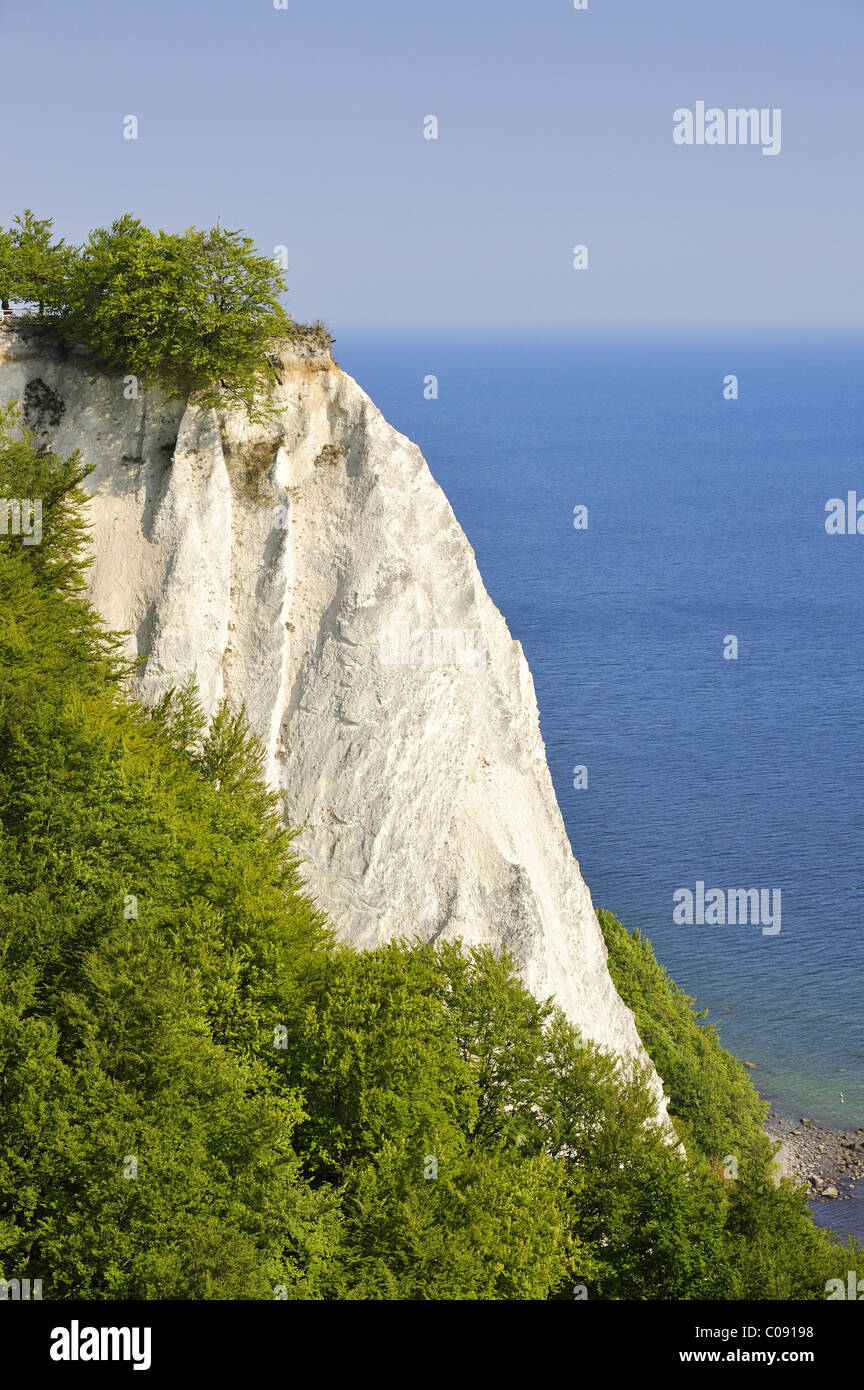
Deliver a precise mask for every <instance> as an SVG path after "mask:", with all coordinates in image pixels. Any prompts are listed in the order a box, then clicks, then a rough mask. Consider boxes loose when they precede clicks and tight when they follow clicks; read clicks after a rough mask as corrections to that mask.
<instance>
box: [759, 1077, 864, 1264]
mask: <svg viewBox="0 0 864 1390" xmlns="http://www.w3.org/2000/svg"><path fill="white" fill-rule="evenodd" d="M764 1099H767V1100H768V1101H769V1103H770V1105H771V1109H770V1111H769V1113H768V1116H767V1118H766V1120H765V1132H766V1133H767V1134H768V1135H769V1137H770V1138H771V1139H773V1140H774V1141H775V1142H776V1143H779V1144H780V1148H779V1149H778V1151H777V1154H776V1158H775V1162H776V1163H777V1167H778V1181H779V1177H790V1178H793V1179H794V1180H796V1181H798V1182H801V1183H803V1184H804V1186H805V1187H806V1189H807V1196H808V1201H809V1204H810V1210H811V1211H812V1212H813V1216H814V1219H815V1220H816V1221H817V1222H818V1224H819V1225H820V1226H830V1227H831V1228H832V1229H834V1230H836V1231H837V1232H838V1234H840V1235H841V1236H844V1237H845V1236H846V1235H857V1236H859V1238H860V1237H864V1126H861V1127H860V1128H858V1129H835V1128H833V1127H831V1126H827V1125H823V1124H819V1123H817V1122H816V1121H815V1120H813V1119H811V1118H810V1117H809V1116H807V1115H802V1114H801V1113H800V1110H798V1109H793V1108H792V1107H791V1106H790V1105H788V1104H786V1103H784V1102H783V1101H782V1100H780V1099H779V1098H777V1097H772V1096H765V1097H764Z"/></svg>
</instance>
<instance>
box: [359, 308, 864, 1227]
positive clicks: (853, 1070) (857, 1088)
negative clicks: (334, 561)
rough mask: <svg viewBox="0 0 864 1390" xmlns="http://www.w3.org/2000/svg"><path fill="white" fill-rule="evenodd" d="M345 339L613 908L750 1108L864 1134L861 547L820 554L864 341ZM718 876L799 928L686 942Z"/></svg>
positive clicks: (723, 930) (859, 479)
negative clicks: (426, 500) (726, 1055)
mask: <svg viewBox="0 0 864 1390" xmlns="http://www.w3.org/2000/svg"><path fill="white" fill-rule="evenodd" d="M335 331H336V335H337V342H336V346H335V353H336V356H337V358H338V360H339V362H340V363H341V365H342V366H343V367H345V369H346V370H347V371H349V372H350V373H351V374H352V375H353V376H355V377H356V378H357V379H358V380H359V381H360V383H361V385H362V386H363V387H364V388H365V389H366V390H367V391H368V392H369V393H370V395H371V396H372V397H373V399H374V400H375V401H376V402H377V404H378V405H379V406H380V407H381V409H382V410H383V411H384V414H385V415H386V416H387V417H388V419H390V421H391V422H392V423H393V424H394V425H396V427H397V428H398V429H400V430H402V431H404V432H405V433H406V434H408V435H410V436H411V438H413V439H415V440H416V441H417V442H418V443H419V444H420V446H421V447H422V449H423V452H424V453H425V455H426V458H427V460H428V462H429V465H430V467H431V469H432V472H433V473H434V475H435V477H436V478H437V479H438V481H439V482H440V483H441V485H442V487H443V488H444V490H445V492H446V493H447V495H448V497H449V499H450V501H451V503H452V505H453V508H454V511H455V512H456V515H457V517H458V518H459V521H460V522H461V524H462V526H463V527H464V529H465V532H466V533H467V536H468V538H469V540H470V542H471V544H472V545H473V546H474V549H475V551H476V555H477V561H478V564H479V566H480V570H481V573H482V574H483V577H484V580H485V582H486V586H487V588H488V590H489V592H490V593H491V595H492V597H493V599H494V600H495V602H496V603H497V604H498V606H499V608H500V609H501V611H502V612H503V614H504V616H505V617H506V619H507V622H508V624H509V627H510V630H511V632H512V633H513V635H514V637H517V638H518V639H519V641H520V642H521V643H522V645H523V647H524V650H525V654H526V656H527V658H528V661H529V663H530V665H531V669H532V671H533V673H534V679H535V683H536V687H537V697H538V701H539V705H540V711H541V721H542V730H543V736H544V738H545V741H546V748H547V753H548V757H549V764H550V767H551V769H552V776H553V779H554V782H555V788H556V791H557V794H558V800H559V802H560V805H561V809H562V812H563V815H564V820H565V822H566V825H567V830H568V832H569V835H570V839H571V842H572V845H573V849H574V853H575V854H576V856H577V858H578V859H579V861H580V864H581V867H582V872H583V874H584V875H585V878H586V879H587V881H588V883H589V885H590V887H591V890H592V893H593V896H594V901H595V903H597V904H598V905H599V906H603V907H608V908H611V909H612V910H613V911H614V912H615V913H617V915H618V916H619V917H620V918H621V919H622V921H623V922H624V923H625V925H626V926H628V927H629V928H633V927H637V926H638V927H639V928H640V929H641V930H642V932H643V933H644V934H646V935H647V936H649V937H650V938H651V940H652V942H653V944H654V947H655V950H656V952H657V955H658V956H659V958H660V960H661V961H662V962H663V963H664V965H666V966H667V968H668V969H669V971H670V973H671V974H672V975H673V976H674V978H675V979H676V980H677V981H678V983H679V984H680V985H681V986H682V988H684V989H686V990H687V991H688V992H689V993H691V994H693V995H695V996H697V997H698V999H699V1001H700V1004H701V1006H702V1007H704V1008H707V1009H708V1010H709V1016H710V1017H711V1018H712V1019H714V1020H715V1021H716V1022H717V1023H718V1024H719V1026H720V1029H721V1032H722V1036H723V1040H724V1042H725V1044H726V1046H727V1047H729V1048H730V1049H731V1050H732V1051H733V1052H735V1053H736V1054H737V1055H738V1056H740V1057H742V1058H746V1059H747V1060H748V1061H751V1062H754V1063H755V1064H756V1069H755V1071H754V1073H753V1076H754V1079H755V1081H756V1083H757V1085H758V1086H759V1088H760V1090H762V1091H763V1092H765V1093H768V1094H770V1095H772V1096H777V1097H779V1098H781V1099H783V1100H785V1101H786V1102H788V1103H790V1104H792V1105H794V1106H795V1107H800V1111H801V1113H802V1114H807V1115H810V1116H812V1117H813V1118H815V1119H820V1120H823V1121H826V1122H833V1123H836V1124H840V1125H844V1126H858V1125H862V1124H864V1019H862V986H864V876H862V820H864V817H862V810H864V622H862V618H864V535H861V536H857V535H854V536H830V537H829V536H828V535H827V534H826V532H825V503H826V501H827V500H828V498H829V497H843V498H845V496H846V494H847V491H849V490H850V489H856V488H857V489H858V491H859V492H860V494H861V496H862V497H864V467H862V436H864V396H862V391H861V382H862V378H864V339H862V338H857V339H856V338H851V337H845V338H842V339H841V338H833V339H832V338H826V337H802V336H798V337H794V336H793V337H787V338H776V337H775V338H771V339H769V338H767V337H764V336H763V337H759V336H755V335H753V334H746V335H743V336H740V337H738V338H735V337H734V336H733V335H731V334H729V335H726V336H724V337H722V338H721V337H719V336H716V335H714V336H708V337H705V336H702V337H696V336H688V337H686V338H685V337H679V338H676V337H675V336H673V335H667V336H660V337H658V336H655V337H653V338H646V337H642V338H639V337H636V336H634V335H631V336H629V337H627V336H612V335H610V334H606V335H597V336H594V337H580V336H576V335H573V334H564V333H555V332H549V333H545V334H542V335H538V334H537V333H536V331H535V332H533V333H529V334H526V333H517V332H514V331H508V332H506V333H489V332H486V333H480V332H478V331H470V332H469V331H466V330H450V331H447V332H444V331H442V330H440V329H438V330H432V331H429V332H419V331H418V330H416V329H414V330H411V331H410V332H408V333H405V332H401V331H397V330H387V331H386V332H384V331H379V332H374V333H373V332H370V331H366V330H363V331H361V330H344V331H340V330H338V329H337V330H335ZM727 373H735V374H736V375H737V376H738V378H739V382H740V387H739V390H740V396H739V399H738V400H737V401H725V400H724V399H723V394H722V386H723V378H724V377H725V376H726V374H727ZM428 374H435V375H436V376H437V377H438V382H439V397H438V399H437V400H425V399H424V396H423V381H424V378H425V377H426V376H427V375H428ZM579 503H582V504H585V505H587V507H588V529H587V531H582V532H577V531H575V530H574V528H573V508H574V506H575V505H576V504H579ZM727 634H734V635H735V636H737V638H738V642H739V658H738V660H737V661H732V660H724V659H723V655H722V652H723V639H724V637H725V636H726V635H727ZM577 764H583V765H585V766H586V767H587V769H588V788H587V790H575V789H574V787H573V768H574V766H575V765H577ZM700 879H701V880H702V881H703V882H704V883H705V884H706V888H708V889H710V888H712V887H719V888H724V889H727V888H733V887H734V888H749V887H758V888H779V889H780V890H781V892H782V929H781V931H780V933H779V935H774V936H764V935H763V934H762V932H761V929H760V927H759V926H751V925H745V926H740V925H739V926H696V925H693V926H683V925H681V926H679V925H676V924H675V923H674V922H673V920H672V909H673V901H672V895H673V893H674V892H675V890H676V889H678V888H685V887H689V888H690V889H691V890H692V889H694V888H695V884H696V881H697V880H700ZM852 1205H853V1204H852V1203H849V1204H848V1207H849V1208H851V1207H852ZM855 1205H856V1206H857V1203H856V1204H855ZM837 1216H838V1218H839V1209H838V1211H837Z"/></svg>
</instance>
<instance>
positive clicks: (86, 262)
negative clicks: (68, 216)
mask: <svg viewBox="0 0 864 1390" xmlns="http://www.w3.org/2000/svg"><path fill="white" fill-rule="evenodd" d="M286 288H287V287H286V285H285V282H284V279H283V275H282V272H281V270H280V269H279V268H278V267H277V266H276V265H275V263H274V262H273V261H272V260H271V259H270V258H269V257H266V256H262V255H259V254H258V253H257V252H256V251H255V247H254V243H253V242H252V240H251V239H250V238H249V237H245V236H242V235H241V233H240V232H231V231H226V230H225V229H224V228H222V227H215V228H212V229H211V230H210V231H202V230H200V229H198V228H195V227H190V228H189V229H188V230H187V231H186V232H184V233H182V235H175V234H173V233H168V232H164V231H160V232H153V231H151V230H150V229H149V228H148V227H145V226H144V224H143V223H142V222H141V221H139V220H138V218H135V217H132V216H131V215H129V214H126V215H124V216H123V217H120V218H118V219H117V220H116V221H115V222H114V223H112V225H111V227H110V228H107V229H106V228H104V227H99V228H97V229H96V230H95V231H93V232H91V233H90V236H89V238H88V240H87V242H86V243H85V245H84V246H83V247H82V248H81V250H80V252H79V254H78V255H77V257H76V258H75V261H74V264H73V265H72V266H71V274H70V278H69V283H68V286H67V292H66V302H65V305H64V308H63V312H62V314H61V327H62V333H63V336H64V337H65V338H66V339H67V340H70V341H75V342H80V343H83V344H84V345H85V346H86V347H87V348H88V349H89V351H90V353H91V355H92V356H93V358H94V360H95V361H96V362H97V363H98V364H100V365H102V366H104V367H107V368H109V369H115V370H118V371H122V372H124V373H128V374H131V375H134V376H136V377H137V378H138V379H139V381H140V382H141V383H142V384H144V385H152V384H154V383H156V382H161V383H162V385H164V386H165V387H166V388H167V389H168V390H169V391H170V392H171V393H172V394H174V395H179V396H183V397H185V398H187V399H192V400H195V401H197V402H198V403H200V404H202V405H212V406H228V405H240V406H244V407H245V408H246V409H247V410H248V411H249V412H250V413H252V414H253V415H258V414H260V413H262V410H263V409H264V406H263V400H264V397H265V395H266V391H267V388H268V387H269V386H270V385H271V384H272V381H273V379H274V375H273V368H272V366H271V364H270V360H269V355H270V352H271V351H272V345H273V340H274V339H276V338H279V337H284V336H285V335H286V334H288V333H289V332H290V331H291V320H290V319H289V317H288V315H287V313H286V312H285V310H284V308H283V307H282V305H281V304H280V302H279V295H280V294H282V293H283V292H284V291H285V289H286Z"/></svg>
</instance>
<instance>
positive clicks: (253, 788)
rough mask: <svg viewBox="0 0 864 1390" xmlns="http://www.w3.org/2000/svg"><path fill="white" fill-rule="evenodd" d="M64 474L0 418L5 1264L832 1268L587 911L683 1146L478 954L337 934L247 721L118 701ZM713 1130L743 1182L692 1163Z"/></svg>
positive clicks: (128, 1280)
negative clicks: (25, 504)
mask: <svg viewBox="0 0 864 1390" xmlns="http://www.w3.org/2000/svg"><path fill="white" fill-rule="evenodd" d="M82 471H83V469H82V465H81V464H80V462H79V460H78V459H77V458H75V457H72V458H70V459H66V460H63V459H60V458H58V457H56V456H55V455H53V454H51V453H49V452H45V453H40V452H38V451H37V449H36V448H35V447H34V444H33V441H32V440H31V439H29V438H28V437H27V436H26V435H22V434H20V433H19V432H17V430H16V428H15V426H14V423H13V421H12V419H11V417H10V416H8V415H7V416H6V417H5V418H4V419H3V420H2V421H0V494H3V495H5V496H15V495H18V496H24V497H42V498H44V499H46V505H45V507H44V517H43V525H44V535H43V539H42V543H41V545H39V546H24V545H23V544H21V541H20V538H16V537H6V538H3V539H2V540H0V1277H2V1278H5V1279H14V1278H28V1277H29V1278H41V1279H42V1281H43V1288H44V1296H45V1297H46V1298H53V1299H57V1298H61V1299H62V1298H71V1297H78V1298H90V1297H92V1298H100V1299H106V1298H125V1299H130V1298H147V1299H151V1298H152V1299H155V1298H159V1299H165V1298H169V1299H170V1298H173V1299H206V1298H222V1299H257V1298H261V1299H268V1298H274V1297H287V1298H292V1299H298V1298H307V1299H361V1298H374V1299H399V1298H410V1299H448V1298H464V1299H520V1300H521V1299H544V1298H561V1299H563V1298H572V1297H574V1296H576V1297H582V1296H587V1297H590V1298H608V1299H627V1298H635V1299H697V1298H701V1299H724V1298H757V1299H760V1298H767V1299H771V1298H819V1297H824V1291H825V1283H826V1280H827V1279H829V1278H832V1277H835V1276H836V1277H841V1278H845V1271H846V1270H847V1269H848V1268H853V1267H854V1265H853V1264H850V1259H854V1254H852V1253H847V1252H846V1251H844V1250H843V1249H842V1248H841V1247H840V1246H838V1245H836V1244H834V1243H833V1242H832V1241H831V1240H830V1239H829V1238H828V1237H827V1236H826V1235H825V1234H824V1233H823V1232H821V1231H819V1230H818V1229H817V1228H816V1227H815V1226H814V1225H813V1223H812V1221H811V1219H810V1216H809V1213H808V1212H807V1209H806V1205H805V1201H804V1198H803V1195H802V1194H801V1192H800V1191H797V1190H795V1189H793V1188H792V1187H791V1185H790V1184H788V1183H786V1182H784V1184H782V1185H781V1187H780V1188H776V1189H775V1187H774V1185H773V1182H772V1181H771V1177H770V1171H769V1168H768V1164H767V1162H766V1161H765V1155H764V1153H763V1152H760V1151H759V1149H758V1146H757V1145H755V1144H753V1143H751V1142H750V1141H751V1139H752V1135H751V1134H750V1118H747V1117H748V1116H751V1117H752V1115H755V1113H756V1112H755V1111H753V1108H752V1104H750V1103H749V1102H748V1104H750V1109H749V1110H747V1109H746V1106H745V1108H744V1110H743V1111H742V1112H741V1113H742V1114H744V1115H745V1118H744V1119H743V1120H742V1119H741V1117H740V1115H737V1113H736V1114H732V1113H731V1112H730V1113H728V1114H727V1110H728V1107H729V1106H732V1105H737V1103H738V1102H737V1100H736V1099H735V1096H736V1095H737V1091H736V1089H735V1087H736V1085H737V1080H736V1078H735V1076H734V1074H731V1073H730V1076H731V1079H730V1077H727V1075H726V1070H727V1064H726V1062H725V1061H723V1059H722V1058H721V1057H720V1056H719V1053H718V1051H717V1048H718V1047H719V1045H718V1044H716V1042H713V1041H712V1042H711V1043H709V1044H708V1045H707V1046H708V1052H707V1053H706V1052H705V1049H704V1047H703V1042H704V1038H703V1039H701V1040H700V1039H698V1038H697V1037H696V1036H695V1035H694V1033H693V1031H692V1028H691V1024H690V1022H688V1020H687V1016H686V1010H685V1008H684V1005H683V1004H682V1003H681V1001H680V1000H678V999H677V996H676V995H675V993H674V986H671V982H666V983H664V981H663V979H662V976H661V977H658V976H657V975H656V972H655V970H654V968H653V967H652V965H651V961H650V959H649V957H648V954H647V949H646V948H645V947H644V946H642V945H640V944H639V943H638V942H634V941H633V939H631V938H628V939H627V940H626V941H625V940H624V936H626V933H625V934H623V935H622V932H623V929H619V928H618V926H617V924H616V926H615V927H614V929H612V930H610V923H609V922H608V921H607V922H606V923H605V925H606V928H607V931H609V932H610V938H611V947H612V951H611V957H612V966H613V973H615V974H617V978H619V979H620V980H621V981H622V988H625V989H629V993H630V997H631V1000H633V1001H635V1002H636V1006H637V1017H638V1018H639V1021H640V1026H641V1027H642V1029H643V1035H644V1036H645V1037H646V1038H648V1039H650V1040H651V1044H650V1045H653V1047H654V1048H655V1049H656V1051H657V1053H658V1054H659V1055H658V1061H661V1070H663V1068H664V1065H665V1066H666V1068H667V1070H668V1072H669V1076H670V1078H671V1080H670V1085H671V1088H672V1092H673V1099H674V1101H675V1106H676V1119H677V1120H678V1121H679V1122H680V1123H681V1127H682V1132H686V1133H687V1134H688V1137H689V1138H691V1139H692V1145H691V1152H690V1154H689V1156H688V1157H687V1158H686V1159H685V1158H683V1157H682V1156H681V1155H680V1153H678V1152H677V1151H676V1150H675V1149H672V1148H670V1147H669V1145H668V1144H667V1143H666V1142H665V1141H664V1138H663V1135H662V1133H661V1131H660V1128H659V1126H658V1125H657V1124H656V1123H655V1119H656V1117H655V1110H654V1101H653V1099H652V1095H651V1092H650V1089H649V1087H648V1085H647V1084H646V1078H645V1076H644V1075H641V1074H640V1072H639V1069H638V1068H631V1069H629V1070H628V1069H625V1068H621V1067H619V1065H618V1064H617V1062H616V1060H615V1058H613V1057H610V1056H608V1055H606V1054H604V1053H603V1052H602V1051H601V1050H600V1049H598V1048H597V1047H595V1046H593V1045H592V1044H590V1043H587V1042H585V1041H584V1040H583V1039H581V1038H580V1037H579V1035H578V1033H577V1031H576V1030H575V1029H574V1028H573V1027H572V1026H571V1025H570V1024H569V1023H568V1021H567V1020H566V1019H565V1018H564V1017H563V1015H562V1014H561V1012H560V1010H558V1009H557V1008H556V1007H555V1006H554V1005H553V1004H552V1003H551V1002H548V1001H547V1002H541V1001H538V1000H536V999H535V998H534V997H533V996H532V995H531V994H530V993H529V992H528V991H527V989H526V988H525V987H524V986H523V985H522V984H521V982H520V981H519V980H518V979H517V978H516V976H515V973H514V970H513V966H512V962H511V961H510V960H509V959H507V958H506V957H501V958H498V957H497V956H496V955H495V953H494V952H492V951H489V950H474V951H469V952H466V951H463V950H461V949H460V947H459V946H458V945H456V944H452V943H451V944H447V945H439V946H437V947H432V946H428V945H424V944H422V943H419V942H418V943H414V942H407V941H406V942H398V943H393V944H391V945H389V946H384V947H380V948H378V949H376V950H373V951H355V950H353V949H351V948H349V947H348V946H346V945H344V944H339V943H337V942H336V941H335V940H334V937H333V934H332V932H331V931H330V929H329V927H328V924H327V922H326V921H325V919H324V917H323V916H322V914H321V913H320V912H319V911H318V910H317V909H316V907H315V906H314V904H313V903H311V902H310V901H309V899H308V897H307V896H306V895H305V893H304V891H303V887H302V882H301V879H300V872H299V868H300V866H299V863H298V860H297V858H296V855H295V853H294V849H293V838H292V833H291V832H290V831H289V830H287V829H285V828H284V827H282V826H281V825H280V823H279V820H278V817H277V814H276V806H275V802H274V799H273V797H272V795H271V794H270V792H269V791H268V790H267V788H266V786H265V785H264V783H263V781H262V778H261V771H260V750H258V748H257V745H256V744H255V741H254V739H252V738H251V737H250V735H249V733H248V731H247V729H246V727H245V724H244V721H243V719H242V716H241V714H239V713H232V712H230V711H229V710H228V709H227V708H226V707H225V706H222V707H221V708H220V709H219V710H218V711H217V713H216V715H215V716H214V718H212V719H211V720H207V719H205V718H204V716H203V713H202V711H201V709H200V706H199V704H198V700H197V695H196V691H195V688H194V686H193V685H191V684H189V685H187V686H185V687H184V688H183V689H182V690H180V691H174V692H169V693H168V694H167V695H166V696H165V698H164V699H163V700H162V701H161V702H160V703H159V704H158V705H157V706H156V707H155V708H154V709H152V710H145V709H142V708H140V707H138V706H136V705H135V704H134V703H133V702H131V701H130V700H129V699H128V698H127V697H126V695H125V693H124V685H123V678H124V674H125V667H124V663H123V661H122V659H121V657H120V649H119V647H118V644H117V642H116V640H115V639H114V638H113V637H112V636H111V635H110V634H107V633H105V632H104V630H103V628H102V626H101V624H100V623H99V621H98V619H97V617H96V616H95V614H94V613H93V611H92V609H91V608H90V607H89V605H88V603H87V601H86V599H85V596H84V594H83V584H84V560H83V550H82V546H83V540H84V528H83V524H82V522H81V517H80V503H81V500H82V494H81V493H80V491H79V483H80V479H81V475H82ZM628 943H629V944H628ZM639 991H641V994H640V995H639V998H637V993H639ZM682 998H683V996H682ZM687 1007H688V1008H689V1005H688V1006H687ZM693 1026H694V1027H695V1025H693ZM724 1056H725V1054H724ZM661 1059H662V1060H661ZM733 1072H734V1069H733ZM700 1076H702V1077H703V1081H704V1084H703V1085H701V1086H700V1083H699V1077H700ZM724 1087H725V1089H724ZM736 1124H737V1125H738V1126H739V1127H738V1129H737V1130H736V1128H735V1126H736ZM685 1125H686V1126H687V1129H686V1131H685V1128H684V1127H685ZM727 1143H728V1144H729V1145H730V1148H731V1147H732V1146H734V1145H735V1144H736V1143H737V1144H738V1150H737V1151H738V1152H740V1163H739V1174H738V1177H737V1178H728V1177H725V1176H722V1175H720V1174H718V1172H717V1171H716V1165H715V1167H713V1168H712V1161H711V1160H712V1159H713V1157H714V1155H715V1154H717V1153H718V1152H719V1151H720V1150H721V1149H724V1148H725V1146H726V1145H727Z"/></svg>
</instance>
